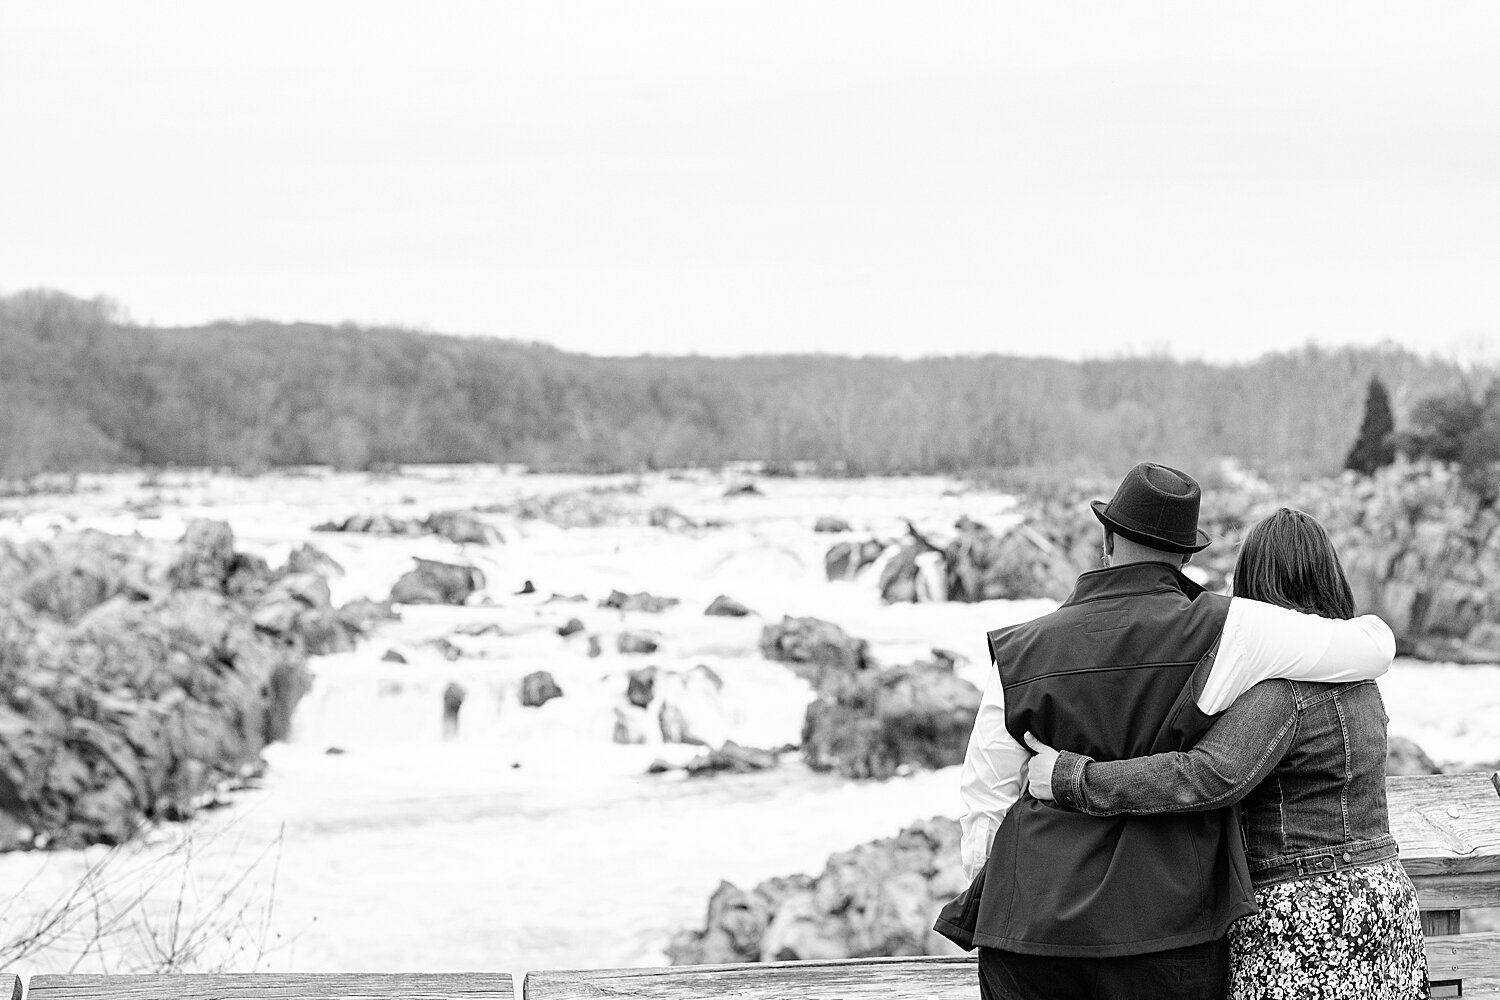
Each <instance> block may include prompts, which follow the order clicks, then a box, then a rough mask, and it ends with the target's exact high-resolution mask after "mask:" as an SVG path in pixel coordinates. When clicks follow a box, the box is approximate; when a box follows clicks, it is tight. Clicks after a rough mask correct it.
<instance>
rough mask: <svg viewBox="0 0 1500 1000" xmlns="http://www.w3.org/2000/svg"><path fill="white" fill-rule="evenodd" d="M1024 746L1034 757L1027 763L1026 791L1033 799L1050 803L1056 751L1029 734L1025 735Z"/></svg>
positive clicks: (1052, 797) (1052, 798)
mask: <svg viewBox="0 0 1500 1000" xmlns="http://www.w3.org/2000/svg"><path fill="white" fill-rule="evenodd" d="M1026 745H1027V746H1029V747H1031V751H1032V753H1034V754H1035V755H1036V756H1034V757H1032V758H1031V760H1029V761H1027V767H1026V790H1027V791H1028V792H1030V793H1031V795H1032V797H1033V798H1038V799H1041V800H1042V801H1043V802H1051V801H1053V800H1054V798H1055V796H1053V794H1052V768H1053V766H1054V765H1055V764H1056V763H1057V751H1056V750H1054V749H1052V748H1051V747H1049V746H1048V745H1047V744H1045V743H1043V742H1042V741H1041V740H1039V739H1037V738H1036V737H1035V736H1033V735H1031V734H1030V733H1027V734H1026Z"/></svg>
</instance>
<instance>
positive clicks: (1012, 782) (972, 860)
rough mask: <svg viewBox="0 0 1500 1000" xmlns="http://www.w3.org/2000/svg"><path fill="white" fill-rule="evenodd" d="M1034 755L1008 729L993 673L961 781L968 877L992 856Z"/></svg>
mask: <svg viewBox="0 0 1500 1000" xmlns="http://www.w3.org/2000/svg"><path fill="white" fill-rule="evenodd" d="M1030 757H1031V751H1030V750H1027V749H1026V748H1025V747H1024V746H1022V745H1021V744H1019V743H1017V742H1016V741H1015V738H1014V737H1013V736H1011V735H1010V731H1009V730H1007V729H1006V728H1005V689H1004V688H1003V687H1001V685H1000V673H999V671H991V673H990V679H989V683H988V684H986V685H985V686H984V695H983V697H981V698H980V700H979V714H978V716H976V717H975V719H974V731H973V732H971V733H970V734H969V750H968V752H967V753H966V754H965V755H964V766H963V772H962V777H961V779H960V782H959V794H960V795H962V796H963V800H964V812H963V815H962V816H961V817H960V818H959V828H960V829H961V830H962V833H963V839H962V841H961V847H960V854H961V855H962V858H963V865H964V875H965V876H966V877H967V878H969V879H973V878H974V876H975V875H977V874H978V873H979V869H981V868H983V867H984V863H985V861H987V860H989V856H990V844H991V843H993V842H994V839H995V831H996V830H999V829H1000V821H1001V820H1003V819H1005V813H1006V811H1007V810H1009V809H1010V807H1011V806H1012V805H1013V804H1014V803H1015V801H1016V800H1017V799H1019V798H1020V797H1021V765H1023V764H1025V763H1026V761H1027V760H1028V759H1029V758H1030Z"/></svg>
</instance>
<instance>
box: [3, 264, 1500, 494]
mask: <svg viewBox="0 0 1500 1000" xmlns="http://www.w3.org/2000/svg"><path fill="white" fill-rule="evenodd" d="M1372 377H1373V378H1378V379H1379V380H1380V382H1381V383H1382V385H1383V386H1386V387H1389V388H1390V394H1389V398H1388V400H1387V408H1388V409H1390V410H1392V411H1394V413H1395V414H1396V415H1397V416H1398V417H1404V416H1405V415H1406V414H1407V413H1408V412H1409V411H1410V410H1411V409H1412V407H1413V406H1414V405H1415V402H1416V401H1417V400H1422V399H1428V398H1430V397H1439V396H1444V397H1445V398H1446V395H1451V394H1452V393H1453V392H1455V391H1456V390H1460V389H1461V388H1462V386H1463V384H1464V381H1463V380H1464V373H1463V372H1461V371H1460V370H1459V369H1458V368H1457V367H1456V366H1454V365H1452V364H1449V363H1446V362H1442V361H1438V360H1434V359H1430V358H1425V357H1421V356H1418V355H1415V354H1412V353H1409V352H1405V351H1401V350H1396V349H1391V348H1384V349H1338V350H1322V349H1314V348H1307V349H1304V350H1301V351H1297V352H1293V353H1288V354H1276V355H1270V356H1267V357H1265V358H1262V359H1260V360H1257V361H1254V362H1251V363H1246V364H1236V365H1211V364H1206V363H1203V362H1196V361H1178V360H1173V359H1170V358H1165V357H1126V358H1118V359H1111V360H1097V361H1082V362H1072V361H1062V360H1056V359H1046V358H1023V357H1006V356H1000V355H991V356H984V357H968V358H933V359H923V360H913V361H903V360H897V359H892V358H877V357H864V358H842V357H828V356H817V355H810V356H766V357H745V358H732V359H723V358H701V357H672V358H666V357H630V358H600V357H592V356H587V355H578V354H568V353H565V352H562V351H559V350H556V349H554V348H550V347H545V346H541V345H537V344H526V343H518V342H513V341H501V340H493V339H481V338H459V337H448V336H438V335H432V334H423V333H416V332H412V331H408V330H400V329H387V328H361V327H356V326H353V325H349V324H345V325H341V326H322V325H313V324H281V323H270V322H258V321H257V322H238V323H229V322H222V323H214V324H211V325H208V326H204V327H195V328H182V329H178V328H174V329H162V328H153V327H145V326H139V325H134V324H131V323H129V322H127V321H126V320H125V318H124V317H123V316H122V314H121V312H120V310H119V309H118V308H116V307H115V306H114V305H113V304H112V303H110V302H108V301H107V300H81V299H77V298H72V297H69V296H66V295H63V294H60V293H56V292H47V291H28V292H21V293H17V294H14V295H11V296H9V297H5V298H0V475H4V476H11V477H14V476H20V475H26V474H30V473H34V472H42V471H55V470H77V469H91V468H104V467H111V466H120V465H130V466H167V465H184V466H218V467H235V468H240V469H245V470H257V469H263V468H266V467H270V466H278V465H303V464H326V465H332V466H336V467H339V468H348V469H361V468H371V467H380V466H386V465H397V464H406V463H418V462H524V463H527V464H530V465H531V466H533V467H537V468H546V469H570V470H588V471H621V470H638V469H651V468H667V467H679V466H704V465H707V466H712V465H717V464H720V463H722V462H725V461H733V460H761V461H766V462H770V463H780V464H790V463H794V462H811V463H814V464H815V465H816V466H817V467H819V468H821V469H823V470H825V471H840V472H847V473H850V474H875V473H905V472H930V473H965V472H973V471H980V470H994V469H1010V468H1044V469H1059V468H1064V469H1076V470H1078V471H1096V470H1107V471H1118V470H1119V469H1120V468H1122V467H1125V466H1126V465H1128V464H1129V463H1130V462H1132V461H1134V460H1136V459H1139V458H1142V457H1146V456H1149V457H1152V458H1155V459H1158V460H1162V461H1169V462H1177V463H1181V464H1184V465H1186V466H1188V467H1194V468H1197V467H1202V464H1203V463H1204V462H1206V461H1207V460H1209V459H1213V458H1216V457H1220V456H1234V457H1237V458H1239V459H1240V460H1242V461H1244V462H1245V463H1247V464H1249V465H1251V466H1253V467H1255V468H1258V469H1261V470H1263V471H1268V472H1273V473H1274V472H1285V473H1291V474H1308V473H1323V472H1331V471H1334V470H1336V469H1338V468H1340V467H1341V466H1342V465H1343V463H1344V461H1345V459H1346V457H1347V455H1348V451H1349V445H1350V442H1351V441H1354V440H1355V439H1356V436H1357V431H1358V428H1359V423H1360V420H1361V414H1362V412H1363V409H1362V405H1361V403H1362V400H1363V398H1364V397H1365V395H1366V393H1367V388H1368V384H1369V381H1370V379H1371V378H1372ZM1445 394H1446V395H1445ZM1424 405H1426V404H1424ZM1492 409H1493V413H1492V412H1491V410H1492ZM1480 411H1481V412H1482V413H1483V414H1486V415H1487V416H1484V417H1483V418H1482V419H1481V421H1480V422H1481V423H1483V421H1485V420H1490V421H1491V422H1492V423H1493V424H1494V426H1495V427H1496V428H1497V429H1500V402H1495V403H1494V404H1493V406H1492V404H1491V402H1490V401H1489V398H1488V397H1486V401H1485V402H1483V404H1482V405H1481V407H1480ZM1422 412H1423V413H1426V412H1427V411H1422ZM1444 412H1445V413H1446V411H1444ZM1415 416H1418V417H1420V416H1422V414H1416V415H1415ZM1428 416H1431V418H1432V419H1433V420H1437V419H1438V417H1437V416H1435V415H1432V414H1429V415H1428ZM1459 416H1461V417H1462V418H1463V419H1464V420H1468V419H1469V416H1468V411H1467V410H1465V411H1464V412H1463V414H1460V415H1459ZM1423 419H1426V418H1423ZM1442 419H1448V418H1447V417H1443V418H1442ZM1455 419H1457V418H1455ZM1428 423H1431V420H1428ZM1414 426H1415V427H1422V426H1426V424H1424V423H1423V422H1422V421H1421V420H1418V421H1417V422H1416V424H1414ZM1497 440H1500V437H1497Z"/></svg>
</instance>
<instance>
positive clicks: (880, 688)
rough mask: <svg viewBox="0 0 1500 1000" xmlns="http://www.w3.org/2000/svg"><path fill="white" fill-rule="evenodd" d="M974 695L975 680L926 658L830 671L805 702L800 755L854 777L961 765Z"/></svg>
mask: <svg viewBox="0 0 1500 1000" xmlns="http://www.w3.org/2000/svg"><path fill="white" fill-rule="evenodd" d="M979 699H980V692H979V689H978V688H976V687H975V686H974V685H973V684H970V683H969V682H968V681H966V680H963V679H962V678H960V677H958V676H956V675H955V674H954V673H953V672H952V670H951V669H945V668H944V667H941V666H934V665H932V664H928V663H914V664H910V665H907V666H899V667H890V668H886V669H876V670H865V671H860V672H855V673H848V674H845V675H843V676H840V677H830V678H828V679H827V680H826V681H825V682H824V684H823V685H822V686H821V687H820V688H819V692H818V697H817V700H815V701H814V702H813V703H812V704H811V705H809V706H808V708H807V715H806V718H805V720H804V722H803V725H802V757H803V759H804V760H806V761H807V764H808V766H809V767H811V768H813V769H814V770H817V771H829V770H836V771H838V772H839V773H840V774H842V775H844V776H845V777H849V778H860V779H865V778H874V779H884V778H889V777H891V776H892V775H895V774H897V773H900V772H904V771H907V770H910V769H913V768H941V767H949V766H951V765H954V764H961V763H963V759H964V751H965V750H966V749H967V747H968V741H969V733H970V731H971V730H972V729H973V728H974V719H975V716H976V715H977V714H978V712H979Z"/></svg>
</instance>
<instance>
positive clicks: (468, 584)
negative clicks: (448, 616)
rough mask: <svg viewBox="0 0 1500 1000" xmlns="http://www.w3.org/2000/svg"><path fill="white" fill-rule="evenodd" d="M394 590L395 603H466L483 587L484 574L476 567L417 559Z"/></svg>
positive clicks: (393, 598)
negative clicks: (412, 567) (414, 565)
mask: <svg viewBox="0 0 1500 1000" xmlns="http://www.w3.org/2000/svg"><path fill="white" fill-rule="evenodd" d="M415 561H416V564H417V565H416V567H415V568H414V569H411V570H408V571H407V572H406V573H405V574H404V575H403V576H402V577H401V579H399V580H397V581H396V585H395V586H394V587H392V588H391V600H392V601H393V602H394V603H396V604H463V603H464V602H465V601H467V600H468V599H469V597H470V595H472V594H473V593H474V591H476V590H479V589H481V588H482V587H484V574H483V573H481V572H479V570H477V569H475V568H474V567H473V566H461V565H456V564H454V563H445V562H438V561H436V560H434V559H417V560H415Z"/></svg>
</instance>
